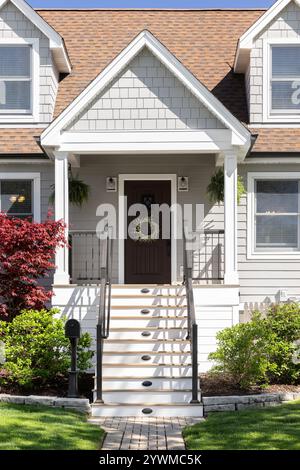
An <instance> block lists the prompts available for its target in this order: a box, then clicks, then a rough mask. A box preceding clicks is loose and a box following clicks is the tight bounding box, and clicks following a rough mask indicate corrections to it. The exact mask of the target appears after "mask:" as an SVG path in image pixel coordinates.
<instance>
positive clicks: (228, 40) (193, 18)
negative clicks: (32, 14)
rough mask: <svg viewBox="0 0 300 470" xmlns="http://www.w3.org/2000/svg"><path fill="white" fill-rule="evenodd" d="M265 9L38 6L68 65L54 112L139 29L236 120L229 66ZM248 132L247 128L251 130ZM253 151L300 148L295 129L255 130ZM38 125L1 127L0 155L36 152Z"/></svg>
mask: <svg viewBox="0 0 300 470" xmlns="http://www.w3.org/2000/svg"><path fill="white" fill-rule="evenodd" d="M264 11H265V10H196V11H195V10H194V11H193V10H190V11H188V10H186V11H184V10H183V11H182V10H177V11H176V10H38V13H39V14H40V15H41V16H42V17H43V18H44V19H45V20H46V21H47V22H48V23H49V24H50V25H51V26H52V27H53V28H54V29H55V30H56V31H57V32H58V33H60V34H61V35H62V37H63V38H64V40H65V43H66V46H67V50H68V53H69V56H70V59H71V63H72V66H73V70H72V73H71V74H70V75H69V76H67V77H66V78H65V79H64V80H62V81H61V83H60V85H59V92H58V96H57V102H56V109H55V116H58V115H59V114H60V113H61V112H62V111H63V110H64V109H65V108H66V106H67V105H68V104H69V103H71V102H72V100H74V98H76V96H78V95H79V94H80V93H81V92H82V91H83V90H84V89H85V88H86V86H87V85H88V84H89V83H90V82H91V81H92V80H93V79H94V78H95V77H96V76H97V75H98V74H99V73H100V72H101V70H103V69H104V68H105V67H106V66H107V65H108V64H109V63H110V62H111V61H112V60H113V59H114V57H116V56H117V55H118V54H119V53H120V52H121V51H122V50H123V49H124V48H125V47H126V46H127V45H128V44H129V43H130V41H132V39H133V38H134V37H135V36H137V35H138V34H139V33H140V32H141V31H142V30H145V29H147V30H149V31H151V33H153V34H154V35H155V36H156V37H157V38H158V39H159V40H160V41H161V42H162V43H163V44H164V45H165V46H166V47H167V48H168V49H169V50H170V51H171V52H172V53H173V54H174V55H175V56H176V57H177V59H179V60H180V61H181V62H182V63H183V64H184V65H185V66H186V67H187V68H188V69H189V70H190V71H191V72H192V73H193V74H194V75H195V76H196V77H197V78H198V79H199V80H200V81H201V82H202V83H203V84H205V85H206V86H207V87H208V88H209V90H211V91H212V93H214V94H215V96H216V97H217V98H219V99H220V100H221V101H222V102H223V104H224V105H225V106H226V107H227V108H228V109H229V110H230V111H231V112H232V113H233V114H234V115H235V116H236V117H237V118H238V119H239V120H241V121H243V122H245V123H247V122H248V113H247V104H246V94H245V84H244V77H243V76H241V75H237V74H234V73H233V72H232V67H233V63H234V56H235V51H236V47H237V41H238V39H239V37H240V36H241V35H242V34H243V33H244V32H245V31H246V30H247V29H248V28H249V27H250V26H251V25H252V24H253V23H254V22H255V21H256V20H257V19H258V18H259V17H260V16H261V15H262V14H263V12H264ZM251 130H252V129H251ZM252 132H253V133H259V138H258V140H257V142H256V144H255V146H254V150H255V151H295V148H296V149H297V150H300V129H277V130H275V129H256V130H252ZM40 133H41V129H23V130H20V129H18V130H16V129H1V130H0V153H9V152H11V153H16V152H20V153H39V152H40V148H39V146H38V145H37V143H36V141H35V139H34V137H35V136H38V135H40Z"/></svg>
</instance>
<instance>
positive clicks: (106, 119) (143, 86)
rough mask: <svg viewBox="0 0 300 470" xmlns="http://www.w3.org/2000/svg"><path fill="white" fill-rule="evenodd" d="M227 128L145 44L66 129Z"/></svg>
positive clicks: (73, 130)
mask: <svg viewBox="0 0 300 470" xmlns="http://www.w3.org/2000/svg"><path fill="white" fill-rule="evenodd" d="M176 129H199V130H200V129H225V126H224V124H223V123H222V122H221V121H220V119H218V118H217V117H216V116H215V115H214V114H213V113H212V112H210V111H209V110H208V109H207V107H206V106H204V105H203V104H202V103H201V102H200V101H199V99H197V98H196V97H195V96H194V95H193V94H192V93H191V92H190V90H189V89H188V88H187V87H186V86H184V85H183V83H182V82H180V81H179V80H178V78H176V77H175V76H174V74H173V73H172V72H171V71H170V70H169V69H168V68H167V67H166V66H165V65H164V64H162V62H161V61H159V60H158V59H157V58H156V57H155V56H154V54H153V53H152V52H151V51H150V50H149V49H148V48H147V46H145V47H144V48H143V49H142V50H141V52H140V53H139V54H138V55H137V56H136V57H135V58H134V59H133V60H132V61H131V62H130V63H129V64H128V66H127V67H126V68H125V70H123V71H121V72H120V73H119V75H118V76H117V77H116V78H115V79H114V80H113V81H112V82H111V83H110V84H109V85H108V86H107V87H106V89H105V90H103V92H101V93H99V94H98V95H97V96H96V97H95V99H94V100H93V101H92V102H91V103H90V104H89V105H88V106H86V108H85V109H84V110H83V111H82V112H81V113H80V114H79V115H78V116H76V117H75V118H74V119H73V121H72V122H71V123H70V124H69V125H68V126H67V127H66V128H65V130H66V131H69V132H105V131H122V130H125V131H139V130H176Z"/></svg>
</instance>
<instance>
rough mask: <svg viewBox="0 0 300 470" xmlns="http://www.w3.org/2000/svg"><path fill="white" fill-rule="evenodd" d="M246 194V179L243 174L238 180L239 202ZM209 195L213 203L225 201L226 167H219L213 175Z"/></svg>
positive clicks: (208, 187) (208, 188)
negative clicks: (244, 179)
mask: <svg viewBox="0 0 300 470" xmlns="http://www.w3.org/2000/svg"><path fill="white" fill-rule="evenodd" d="M244 194H246V189H245V186H244V181H243V178H242V177H241V176H238V180H237V202H238V204H239V203H240V201H241V198H242V196H243V195H244ZM207 195H208V198H209V200H210V202H212V203H213V204H219V203H220V202H224V169H223V168H219V169H218V170H217V171H216V172H215V174H214V175H213V176H212V177H211V180H210V183H209V185H208V186H207Z"/></svg>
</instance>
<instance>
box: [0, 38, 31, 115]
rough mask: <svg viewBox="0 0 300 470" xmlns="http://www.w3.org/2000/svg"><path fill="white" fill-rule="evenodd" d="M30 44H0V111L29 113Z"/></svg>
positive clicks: (2, 112)
mask: <svg viewBox="0 0 300 470" xmlns="http://www.w3.org/2000/svg"><path fill="white" fill-rule="evenodd" d="M31 55H32V51H31V46H27V45H25V46H21V45H20V46H10V45H7V46H3V45H0V112H1V114H4V113H5V114H12V113H16V114H30V113H31V98H32V70H31Z"/></svg>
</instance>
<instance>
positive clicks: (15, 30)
mask: <svg viewBox="0 0 300 470" xmlns="http://www.w3.org/2000/svg"><path fill="white" fill-rule="evenodd" d="M219 168H224V171H223V172H224V180H223V181H221V186H222V184H223V188H224V193H225V194H224V201H223V202H220V203H212V202H211V201H210V199H209V197H208V193H207V187H208V185H209V183H210V182H211V179H212V177H213V175H214V174H215V173H216V171H217V170H218V169H219ZM70 171H72V174H73V175H78V178H79V179H80V180H82V181H84V182H85V183H86V184H88V185H89V188H90V193H89V198H88V200H87V201H86V202H85V203H84V204H83V205H82V207H77V206H74V205H72V204H70V203H69V190H68V184H69V173H70ZM238 176H239V177H240V178H242V180H243V183H244V186H245V188H246V194H244V195H243V196H242V198H241V200H240V201H238V198H237V186H238V185H237V181H238ZM53 185H55V217H56V219H57V220H60V219H63V220H65V222H66V224H67V230H66V232H67V233H66V236H69V237H70V246H68V247H65V248H60V249H59V250H58V252H57V256H56V265H57V268H56V272H55V274H54V278H53V290H54V294H55V295H54V297H53V305H54V306H56V307H59V308H60V311H61V312H62V314H64V315H66V316H68V317H69V318H71V317H72V318H76V319H79V320H80V321H81V323H82V327H83V328H84V329H86V330H87V331H90V332H91V333H92V334H93V336H96V325H97V321H98V311H99V303H100V326H101V329H100V330H101V331H100V330H99V329H98V341H97V344H98V346H99V347H98V352H97V359H98V371H97V372H98V380H97V382H96V387H98V388H97V390H96V399H98V402H97V404H96V405H95V407H94V408H93V409H94V413H95V414H98V415H105V414H106V415H114V414H116V413H117V414H118V415H120V414H123V415H126V414H127V415H128V414H129V415H130V414H139V413H142V412H143V411H144V412H145V413H147V412H149V413H150V412H152V413H154V414H157V415H159V414H164V415H168V414H169V415H172V414H173V415H174V414H175V415H179V414H181V413H183V414H184V415H188V414H191V415H193V414H197V415H199V414H201V405H199V404H197V403H195V404H193V405H189V406H187V404H188V403H189V402H190V400H191V398H192V397H193V399H194V402H197V399H199V398H200V394H199V390H198V388H197V387H198V383H197V368H198V369H199V371H200V372H205V371H207V370H208V369H209V368H210V367H211V364H210V362H209V361H208V354H209V353H210V352H211V351H213V350H214V349H215V347H216V333H217V332H218V331H220V330H221V329H223V328H225V327H228V326H232V325H234V324H236V323H238V322H239V321H245V317H246V316H247V314H248V313H247V312H249V311H251V310H252V309H253V308H256V307H258V308H265V307H267V306H268V305H270V304H272V303H274V302H280V301H286V300H288V299H289V298H298V297H299V298H300V284H299V283H300V2H299V1H298V0H279V1H277V2H276V3H275V4H274V5H273V6H272V7H271V8H270V9H269V10H267V11H266V10H253V9H251V10H244V9H240V10H177V11H176V10H100V9H98V10H97V9H96V10H92V9H91V10H66V9H61V10H49V9H42V10H38V11H35V10H33V9H32V8H31V7H30V6H28V4H26V2H24V1H23V0H0V209H1V210H2V211H6V212H8V213H9V214H10V215H11V216H16V217H25V216H26V217H28V216H29V217H32V218H33V219H34V220H35V221H40V220H43V219H44V218H45V217H46V215H47V211H48V207H49V205H50V203H49V197H50V195H51V193H52V191H53ZM133 204H144V205H145V206H146V207H147V210H148V213H147V214H150V212H151V207H152V205H154V204H156V205H161V204H164V205H165V206H167V207H171V208H172V210H171V211H170V212H169V214H168V215H167V216H164V217H165V218H167V222H168V223H167V225H168V224H169V227H170V230H169V236H167V237H162V236H161V226H160V225H161V223H162V222H161V219H159V222H158V224H156V225H155V224H154V227H153V231H154V232H156V235H157V236H156V237H155V236H154V237H152V238H153V239H152V240H149V239H147V240H144V239H143V240H142V239H140V238H139V237H137V238H136V239H131V238H130V237H129V236H128V233H127V229H128V226H129V225H130V222H132V219H133V217H132V216H133V215H134V214H133V213H129V214H128V208H129V207H131V206H132V205H133ZM196 205H198V206H200V208H202V213H203V218H202V219H203V220H201V224H200V225H197V224H196V222H195V221H192V225H191V224H187V223H186V222H185V221H186V217H187V216H186V213H185V212H184V210H182V208H184V207H187V208H188V209H187V212H188V210H190V208H192V209H191V211H192V212H193V211H194V209H195V207H196ZM111 209H113V210H112V215H109V216H107V220H108V225H109V231H108V233H109V239H108V240H107V239H106V240H100V239H99V236H98V233H97V227H98V225H99V222H101V220H102V219H103V216H104V215H105V212H106V211H107V214H108V213H109V212H110V211H111ZM200 212H201V210H200ZM183 213H184V215H183ZM147 214H146V217H144V219H141V220H140V222H139V224H140V225H139V226H136V232H139V233H140V231H141V226H142V225H143V224H145V223H146V225H148V228H149V225H150V226H151V227H152V225H151V222H150V224H149V220H150V216H149V218H148V219H147ZM182 219H184V222H182ZM182 225H183V229H184V230H182ZM187 225H188V226H187ZM151 230H152V229H151ZM183 231H184V233H186V234H188V235H190V234H191V233H193V234H194V233H195V232H197V237H199V240H200V242H199V246H198V248H193V249H191V248H188V242H187V240H184V239H183V236H182V233H183ZM198 232H199V233H198ZM111 239H113V241H112V243H111V241H110V240H111ZM105 253H106V255H105V256H104V254H105ZM191 254H192V256H191ZM111 255H112V271H111V281H112V287H111V289H110V288H109V289H107V290H106V292H105V284H107V283H108V281H109V279H108V278H107V277H106V276H107V272H108V271H109V270H108V269H107V268H108V267H109V263H110V261H109V260H110V256H111ZM183 280H184V281H185V282H184V284H182V283H183ZM101 282H102V288H101ZM108 287H110V286H108ZM105 298H106V300H108V303H107V302H106V304H105V303H104V300H105ZM109 304H110V305H109ZM109 307H110V308H109ZM109 313H110V324H109V325H108V323H107V320H108V315H109ZM103 315H106V316H103ZM98 326H99V325H98ZM197 330H198V331H197ZM103 332H104V333H105V334H103ZM108 333H109V338H108V339H107V340H106V341H104V353H103V338H102V336H107V334H108ZM99 357H100V359H101V360H100V359H99ZM99 375H100V376H99ZM195 377H196V379H195ZM99 388H101V391H99ZM192 391H193V394H192ZM101 398H102V399H103V400H104V405H103V404H101V403H100V402H101ZM116 407H118V409H117V410H116Z"/></svg>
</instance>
